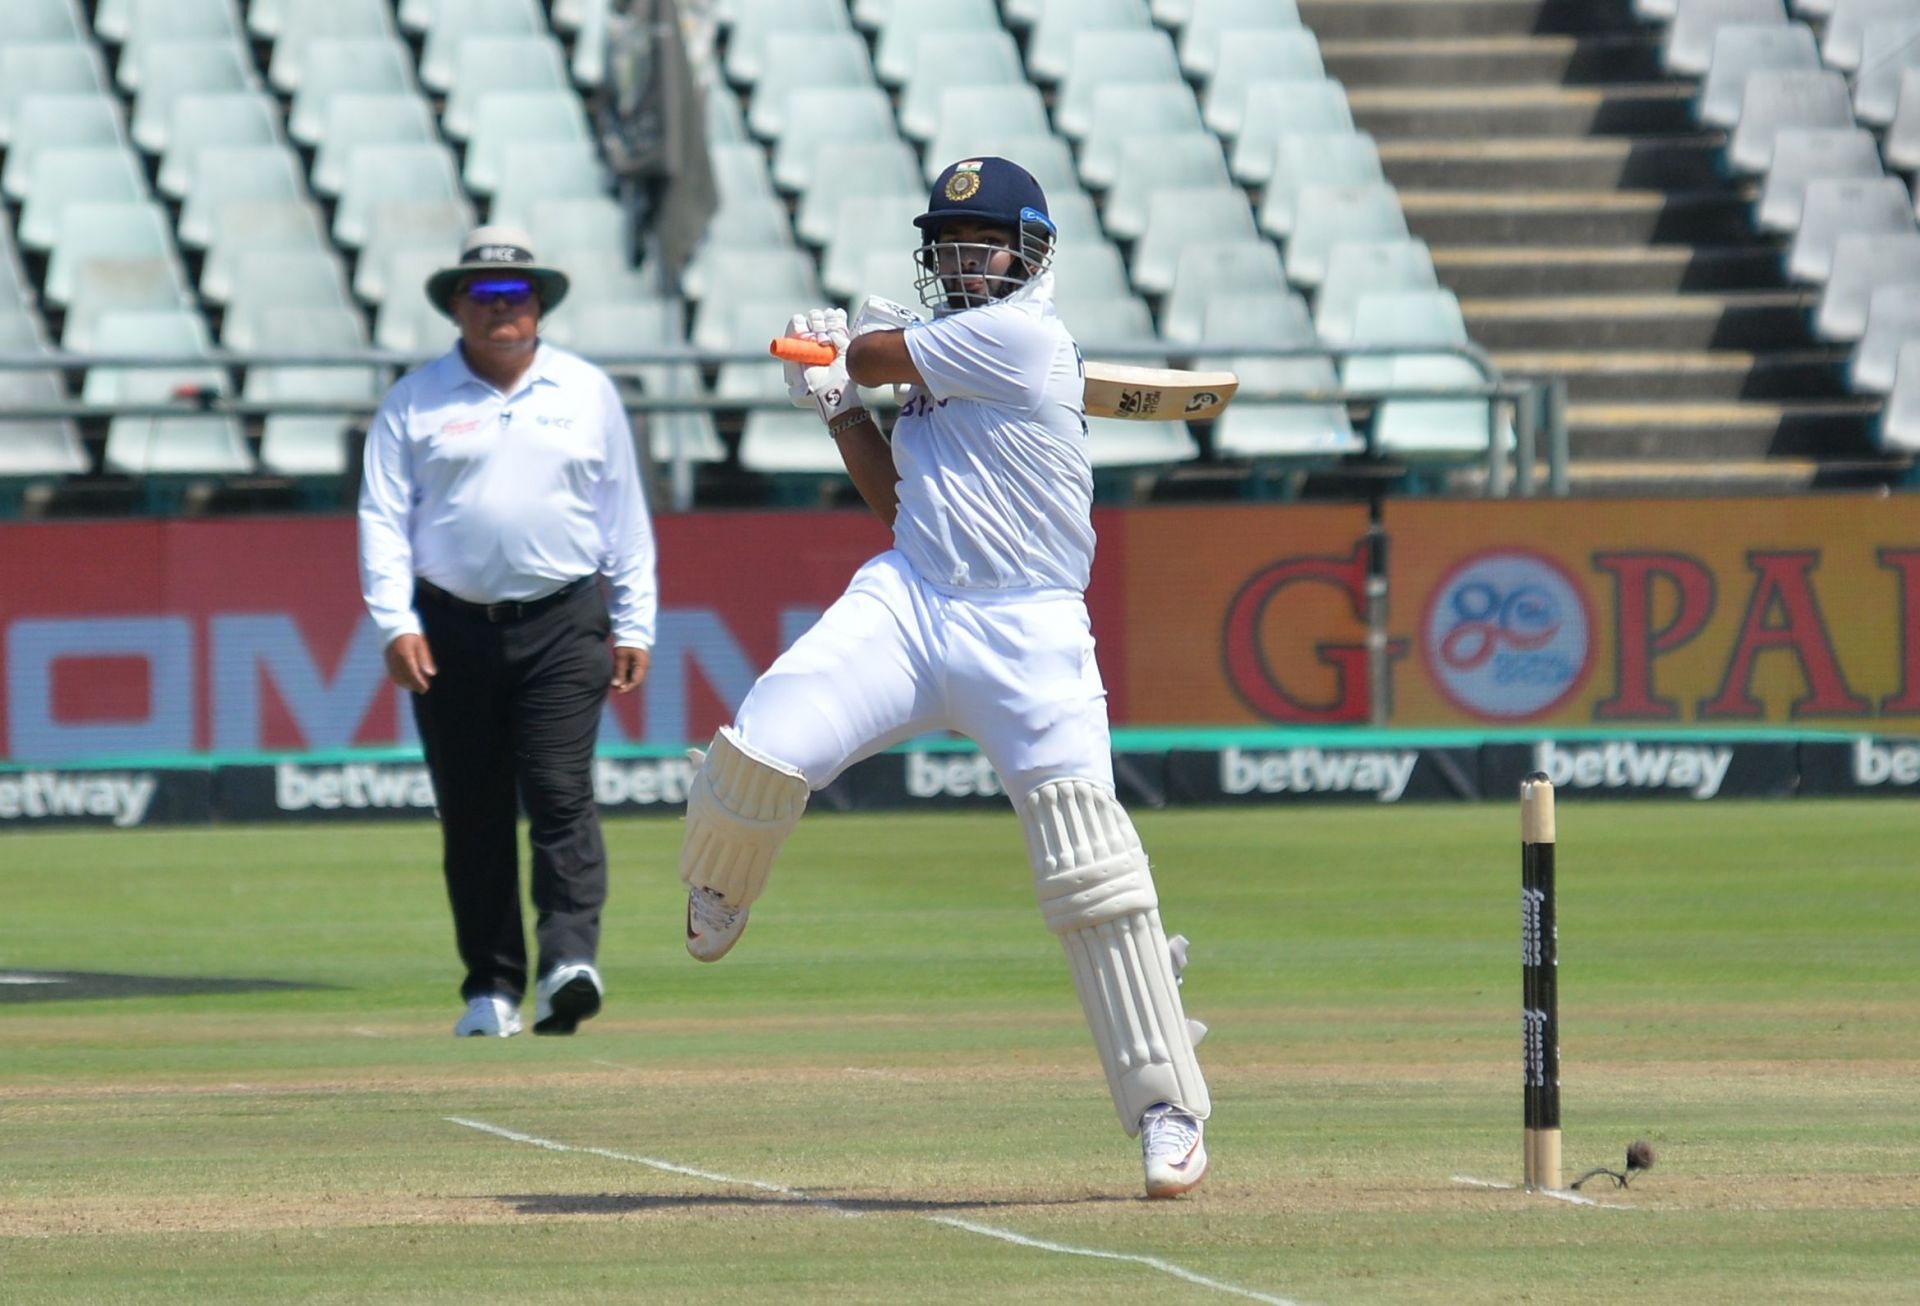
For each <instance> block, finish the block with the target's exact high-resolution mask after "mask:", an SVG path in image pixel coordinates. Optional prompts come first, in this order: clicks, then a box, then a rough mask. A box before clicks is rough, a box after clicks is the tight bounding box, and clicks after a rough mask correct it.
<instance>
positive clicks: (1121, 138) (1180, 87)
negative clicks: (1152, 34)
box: [1080, 82, 1206, 190]
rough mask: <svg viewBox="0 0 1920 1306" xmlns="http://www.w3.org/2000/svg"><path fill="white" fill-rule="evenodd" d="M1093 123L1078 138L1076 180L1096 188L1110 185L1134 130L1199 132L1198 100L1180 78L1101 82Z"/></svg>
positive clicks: (1137, 132)
mask: <svg viewBox="0 0 1920 1306" xmlns="http://www.w3.org/2000/svg"><path fill="white" fill-rule="evenodd" d="M1090 121H1091V123H1092V126H1091V127H1090V128H1089V129H1088V131H1087V134H1086V138H1085V139H1084V140H1082V141H1081V142H1080V180H1081V181H1083V182H1085V183H1086V184H1087V185H1088V186H1091V187H1093V188H1094V189H1096V190H1105V189H1106V188H1107V187H1109V186H1111V185H1113V179H1114V175H1115V174H1116V173H1117V172H1118V171H1119V169H1120V147H1121V146H1122V145H1123V144H1124V143H1125V142H1126V141H1127V140H1129V139H1130V138H1132V137H1134V136H1144V135H1148V134H1165V133H1169V132H1201V131H1205V130H1206V128H1205V127H1204V126H1203V125H1202V124H1201V121H1200V106H1199V105H1197V104H1195V103H1194V99H1193V92H1192V91H1189V90H1188V89H1187V88H1186V86H1185V84H1184V83H1180V82H1105V83H1102V84H1101V85H1100V87H1099V88H1098V89H1097V90H1095V92H1094V95H1093V108H1092V113H1091V115H1090Z"/></svg>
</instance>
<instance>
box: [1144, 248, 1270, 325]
mask: <svg viewBox="0 0 1920 1306" xmlns="http://www.w3.org/2000/svg"><path fill="white" fill-rule="evenodd" d="M1287 291H1288V286H1287V277H1286V271H1285V269H1284V268H1283V266H1282V265H1281V262H1280V251H1279V250H1278V249H1275V248H1274V246H1273V242H1271V241H1266V240H1238V241H1215V242H1211V243H1209V244H1204V245H1189V246H1188V247H1187V248H1186V249H1184V250H1182V251H1181V252H1180V259H1179V262H1178V263H1177V264H1176V265H1175V267H1174V274H1173V289H1172V290H1170V291H1169V292H1168V293H1167V299H1166V303H1165V305H1164V306H1163V307H1162V309H1161V312H1160V331H1161V334H1162V335H1164V336H1165V337H1166V338H1167V339H1169V340H1179V341H1197V340H1199V339H1200V338H1201V335H1202V332H1203V330H1204V327H1205V324H1206V308H1207V303H1208V302H1209V301H1210V300H1211V299H1212V298H1213V297H1214V296H1215V295H1220V294H1228V293H1233V294H1247V293H1266V294H1285V293H1287Z"/></svg>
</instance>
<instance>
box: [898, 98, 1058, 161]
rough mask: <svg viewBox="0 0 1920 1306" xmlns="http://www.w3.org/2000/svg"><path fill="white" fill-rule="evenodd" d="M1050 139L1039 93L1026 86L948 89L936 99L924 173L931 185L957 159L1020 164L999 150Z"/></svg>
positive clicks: (1006, 151) (1050, 128)
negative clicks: (985, 157)
mask: <svg viewBox="0 0 1920 1306" xmlns="http://www.w3.org/2000/svg"><path fill="white" fill-rule="evenodd" d="M1052 134H1053V125H1052V124H1051V123H1049V122H1048V121H1047V107H1046V104H1045V102H1043V101H1042V100H1041V98H1040V92H1038V91H1036V90H1034V89H1033V87H1031V86H1028V85H1026V84H1025V83H1022V84H1021V85H1018V86H956V87H952V88H950V89H949V90H947V91H946V92H945V93H944V94H942V95H941V97H940V126H939V127H938V128H937V129H935V131H934V133H933V136H932V138H931V139H929V140H928V141H927V148H926V152H925V154H924V156H923V158H924V160H925V164H926V166H925V169H924V173H925V176H926V179H927V181H928V182H929V183H931V182H932V181H933V179H934V178H935V177H938V176H939V175H940V172H941V170H942V169H944V168H945V167H946V166H947V165H948V164H949V163H952V162H954V161H955V160H956V159H966V158H974V157H978V156H979V155H982V154H998V155H1001V156H1002V157H1004V158H1010V159H1015V161H1016V162H1019V163H1022V164H1023V165H1024V164H1025V160H1024V159H1017V158H1015V156H1014V155H1013V154H1011V153H1009V152H1008V149H1006V148H1002V145H1003V144H1004V143H1006V142H1011V141H1015V140H1020V141H1025V140H1032V139H1034V138H1035V137H1045V136H1051V135H1052ZM1061 143H1062V144H1063V145H1064V144H1065V142H1064V141H1063V142H1061ZM1038 175H1039V174H1038V173H1035V176H1036V177H1037V176H1038Z"/></svg>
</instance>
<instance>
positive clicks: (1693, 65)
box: [1660, 0, 1787, 77]
mask: <svg viewBox="0 0 1920 1306" xmlns="http://www.w3.org/2000/svg"><path fill="white" fill-rule="evenodd" d="M1734 23H1742V24H1753V25H1769V24H1770V25H1773V26H1777V27H1784V26H1786V23H1787V7H1786V5H1785V4H1784V3H1783V2H1782V0H1680V8H1679V10H1678V11H1677V12H1676V13H1675V14H1674V16H1673V22H1672V23H1671V24H1670V25H1668V27H1667V35H1666V40H1665V41H1664V42H1663V43H1662V45H1661V48H1660V61H1661V63H1662V64H1663V65H1664V66H1665V68H1666V70H1667V71H1668V72H1669V73H1672V74H1674V75H1675V76H1677V77H1698V76H1699V75H1700V74H1702V73H1704V72H1706V71H1707V69H1708V68H1709V67H1710V66H1711V64H1712V62H1713V40H1714V34H1715V33H1716V32H1717V31H1719V29H1720V28H1722V27H1725V26H1730V25H1732V24H1734Z"/></svg>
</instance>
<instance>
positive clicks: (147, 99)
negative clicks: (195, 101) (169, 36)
mask: <svg viewBox="0 0 1920 1306" xmlns="http://www.w3.org/2000/svg"><path fill="white" fill-rule="evenodd" d="M152 55H153V58H152V65H153V66H152V67H151V68H149V69H148V70H147V75H146V77H145V78H144V79H143V80H142V81H141V83H140V92H139V94H138V95H136V96H135V97H134V101H133V142H134V144H136V145H138V146H139V147H140V148H141V149H143V150H145V151H146V152H147V153H148V154H159V153H161V152H162V151H164V150H165V149H166V148H167V136H168V133H169V132H170V131H171V129H172V125H173V106H174V102H175V101H177V100H178V99H179V98H180V97H181V96H183V95H206V94H211V93H213V92H216V91H257V90H259V89H260V80H259V78H258V76H256V75H255V73H254V69H253V57H252V56H251V55H249V54H248V53H247V51H246V49H245V48H244V47H243V46H241V45H240V44H239V43H238V42H237V41H170V42H167V43H165V44H163V45H158V46H155V47H153V50H152Z"/></svg>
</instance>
